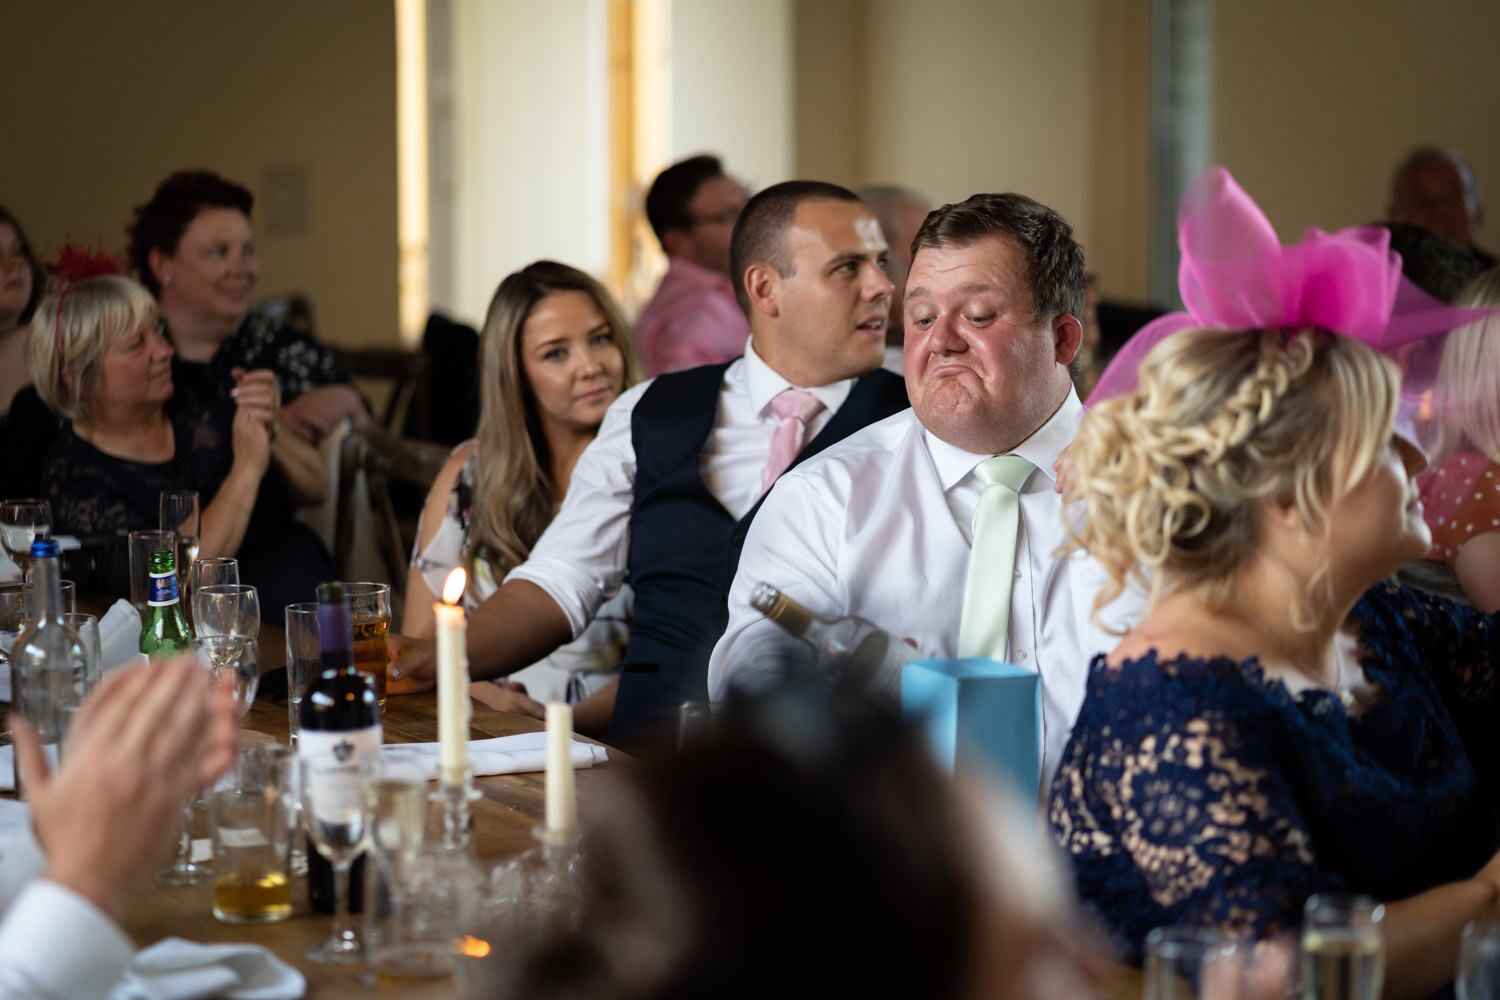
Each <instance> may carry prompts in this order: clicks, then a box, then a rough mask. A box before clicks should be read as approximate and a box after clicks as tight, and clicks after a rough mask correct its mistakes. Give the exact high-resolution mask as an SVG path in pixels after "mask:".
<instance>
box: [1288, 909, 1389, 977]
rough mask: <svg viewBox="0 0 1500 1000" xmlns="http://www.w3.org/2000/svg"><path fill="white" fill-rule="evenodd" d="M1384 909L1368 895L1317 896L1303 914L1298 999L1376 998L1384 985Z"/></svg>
mask: <svg viewBox="0 0 1500 1000" xmlns="http://www.w3.org/2000/svg"><path fill="white" fill-rule="evenodd" d="M1384 922H1385V907H1384V906H1382V905H1381V904H1380V903H1378V902H1376V901H1375V900H1373V899H1371V898H1370V897H1368V896H1357V895H1351V894H1347V893H1326V892H1320V893H1317V894H1315V895H1313V896H1309V897H1308V899H1307V905H1306V906H1304V907H1303V910H1302V963H1301V964H1302V969H1301V972H1302V995H1303V997H1306V998H1308V1000H1378V998H1379V996H1380V990H1381V987H1382V985H1383V984H1384V982H1385V927H1384Z"/></svg>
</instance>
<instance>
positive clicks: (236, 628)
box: [193, 583, 260, 641]
mask: <svg viewBox="0 0 1500 1000" xmlns="http://www.w3.org/2000/svg"><path fill="white" fill-rule="evenodd" d="M193 632H194V633H195V634H196V635H197V636H198V639H199V641H202V640H204V639H206V638H208V637H209V636H214V635H229V636H241V637H243V638H247V639H255V638H258V637H259V636H260V595H259V593H257V592H256V590H255V588H254V587H252V586H249V585H248V584H243V583H211V584H205V585H203V586H201V587H199V588H198V589H197V590H196V591H195V592H194V593H193Z"/></svg>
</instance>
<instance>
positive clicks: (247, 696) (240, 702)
mask: <svg viewBox="0 0 1500 1000" xmlns="http://www.w3.org/2000/svg"><path fill="white" fill-rule="evenodd" d="M198 648H199V650H201V651H202V654H203V656H204V658H205V659H207V660H208V670H209V673H211V674H212V675H213V678H214V680H215V681H217V680H218V679H219V678H220V677H222V676H223V675H225V674H229V675H230V676H232V677H233V678H234V703H235V706H236V707H238V708H239V710H240V718H242V719H243V718H244V717H245V713H246V712H248V711H250V706H251V705H252V704H253V703H254V702H255V689H256V688H257V687H259V686H260V643H259V642H258V641H256V640H255V639H254V638H253V637H251V636H245V635H208V636H203V637H202V638H200V639H199V640H198Z"/></svg>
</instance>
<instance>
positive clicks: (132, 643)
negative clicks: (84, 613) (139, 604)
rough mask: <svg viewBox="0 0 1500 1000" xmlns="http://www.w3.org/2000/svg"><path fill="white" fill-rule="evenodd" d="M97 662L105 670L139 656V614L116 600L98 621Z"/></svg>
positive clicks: (127, 604)
mask: <svg viewBox="0 0 1500 1000" xmlns="http://www.w3.org/2000/svg"><path fill="white" fill-rule="evenodd" d="M99 654H100V655H99V662H100V663H102V664H103V665H104V669H105V670H112V669H114V668H115V667H119V666H124V665H125V664H126V663H130V662H131V661H133V660H135V659H136V658H138V657H139V656H140V655H141V613H140V612H139V611H137V610H136V609H135V605H134V604H131V603H130V602H129V601H127V600H123V599H121V600H118V601H116V602H115V603H114V604H112V605H111V606H110V609H109V610H108V611H106V612H104V617H103V618H101V619H99Z"/></svg>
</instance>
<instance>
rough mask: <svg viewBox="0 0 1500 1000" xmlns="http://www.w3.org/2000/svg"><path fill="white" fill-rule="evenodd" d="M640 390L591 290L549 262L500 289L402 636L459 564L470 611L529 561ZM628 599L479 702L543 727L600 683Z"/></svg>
mask: <svg viewBox="0 0 1500 1000" xmlns="http://www.w3.org/2000/svg"><path fill="white" fill-rule="evenodd" d="M638 381H640V368H639V366H638V365H637V363H636V360H635V349H634V347H633V346H632V345H631V343H630V327H629V325H628V324H627V323H626V322H625V318H624V316H623V315H622V314H621V312H620V307H619V306H618V305H616V304H615V301H614V299H613V298H612V297H611V296H610V294H609V292H608V291H606V290H605V288H604V286H603V285H600V284H599V282H597V281H595V280H594V279H593V278H591V277H589V276H588V275H587V274H585V273H583V272H582V271H579V270H577V269H576V268H572V267H569V266H567V265H566V264H559V263H557V262H555V261H550V260H539V261H536V262H535V263H533V264H528V265H527V266H526V267H524V268H522V269H521V270H519V271H516V272H515V273H514V274H511V275H508V276H506V278H505V279H504V280H503V281H501V282H500V286H499V287H498V288H497V289H496V290H495V295H494V298H492V299H491V300H490V306H489V310H488V312H487V313H486V314H485V320H484V330H483V333H482V334H481V339H480V372H479V428H478V430H477V432H476V434H475V436H474V439H473V440H470V441H467V442H465V443H463V444H461V445H459V446H458V447H457V448H455V449H454V451H453V455H452V457H450V458H449V459H448V462H447V464H446V465H444V466H443V469H442V471H441V472H439V473H438V476H437V479H435V480H434V481H433V484H432V489H431V491H430V492H429V493H428V495H427V503H426V505H425V507H424V508H423V511H422V521H421V524H420V525H419V526H418V530H417V545H416V551H415V553H414V554H413V557H412V564H411V570H410V572H409V573H408V575H407V582H406V612H405V617H404V618H403V619H402V623H401V632H402V634H404V635H409V636H419V637H422V638H428V637H431V636H432V635H433V634H434V631H435V629H436V622H435V620H434V617H433V611H432V604H433V602H434V601H436V600H437V599H438V596H439V595H441V594H442V592H443V582H444V580H446V579H447V577H448V574H449V573H450V572H452V571H453V570H454V569H455V568H456V567H459V566H462V567H463V568H464V570H465V571H466V572H467V574H468V586H467V588H466V589H465V590H464V595H463V603H464V607H465V608H467V609H468V610H469V611H471V612H472V611H473V610H474V609H475V608H477V607H478V606H479V605H480V604H482V603H483V602H484V601H485V599H487V598H488V597H489V596H490V595H491V594H493V593H494V592H495V588H497V587H498V586H499V585H500V581H501V580H504V579H505V575H506V574H507V573H509V572H510V571H511V570H512V569H514V568H515V567H516V566H518V565H520V564H521V563H523V562H525V561H526V557H527V556H528V555H530V554H531V547H532V546H533V545H535V544H536V540H537V539H538V538H539V537H541V534H542V532H543V531H544V530H545V529H546V527H547V525H548V524H549V523H550V522H551V521H552V518H553V517H554V516H555V515H556V514H557V508H558V505H559V504H561V503H562V498H563V497H564V496H566V495H567V492H568V483H569V482H570V481H571V480H572V477H573V467H574V466H575V465H576V464H577V462H578V457H579V456H580V455H581V454H583V450H584V448H586V447H588V444H589V442H591V441H593V440H594V436H595V435H596V434H597V433H598V432H599V423H600V422H601V421H602V420H603V419H604V414H605V411H606V410H608V409H609V406H610V404H611V403H613V402H614V401H615V399H617V398H618V397H619V395H620V393H621V392H622V391H623V390H625V389H626V388H628V387H630V386H632V385H634V384H635V383H636V382H638ZM629 600H630V590H629V587H628V586H622V587H621V589H620V592H619V593H618V594H616V595H615V596H614V597H612V598H611V599H610V600H609V601H607V602H606V603H605V604H604V605H602V606H601V607H600V609H599V610H598V612H596V613H595V615H594V618H593V620H592V621H591V622H590V623H589V626H588V628H587V629H585V630H584V632H583V634H582V635H580V636H579V637H578V638H577V639H575V640H574V641H573V642H570V643H568V644H566V645H564V646H561V647H559V648H558V649H557V650H556V651H555V652H553V653H552V654H550V655H549V656H548V657H547V658H546V659H545V660H542V661H540V662H537V663H534V664H532V665H531V666H529V667H526V668H523V669H522V670H518V671H516V672H515V673H513V674H511V675H510V678H509V681H510V683H509V684H508V685H505V686H504V687H497V686H496V685H494V684H492V683H490V682H488V681H481V682H477V683H476V684H475V685H474V689H473V690H474V694H475V697H478V698H480V699H481V700H483V701H485V702H486V703H487V704H490V705H491V706H492V707H496V708H501V709H505V710H511V711H524V712H527V713H529V714H532V715H537V716H538V717H540V715H541V714H542V710H541V705H542V704H544V703H546V702H549V701H569V702H577V701H579V700H581V699H582V698H584V697H585V696H586V695H589V694H592V693H593V692H595V691H597V690H599V689H600V688H602V687H604V686H605V685H607V684H609V683H610V682H611V681H612V680H613V679H614V678H615V677H616V676H618V674H619V667H620V658H621V655H622V654H623V652H624V647H625V640H626V638H627V637H628V635H629V629H628V621H629V613H630V610H629V609H630V605H629ZM516 684H520V685H522V686H524V688H525V692H524V694H523V693H522V692H521V691H518V690H516V688H515V687H514V685H516ZM528 696H529V697H528ZM575 721H576V723H577V725H578V726H579V728H580V729H583V730H586V731H587V730H599V729H601V728H602V726H603V725H605V724H607V723H608V721H609V716H608V713H607V712H604V713H603V717H602V718H597V719H590V718H589V713H588V710H580V712H579V713H578V716H577V717H576V718H575Z"/></svg>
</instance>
